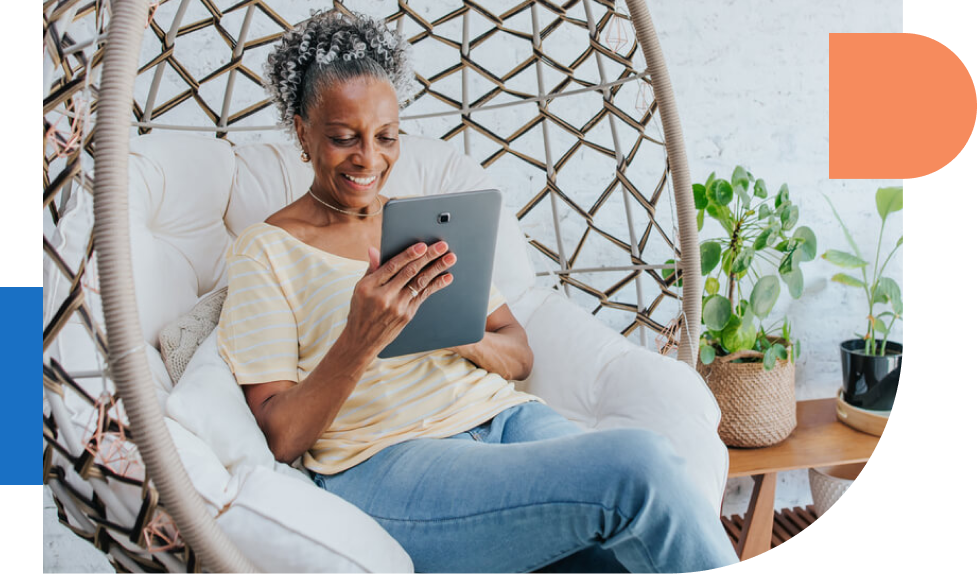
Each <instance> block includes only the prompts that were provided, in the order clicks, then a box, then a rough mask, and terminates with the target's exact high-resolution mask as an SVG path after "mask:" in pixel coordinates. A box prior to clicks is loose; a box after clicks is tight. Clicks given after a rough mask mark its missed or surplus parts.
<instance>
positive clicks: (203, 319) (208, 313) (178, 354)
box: [159, 287, 227, 385]
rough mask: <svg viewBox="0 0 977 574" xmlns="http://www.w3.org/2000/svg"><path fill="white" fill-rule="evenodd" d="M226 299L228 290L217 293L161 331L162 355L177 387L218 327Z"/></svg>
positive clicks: (220, 290)
mask: <svg viewBox="0 0 977 574" xmlns="http://www.w3.org/2000/svg"><path fill="white" fill-rule="evenodd" d="M226 298H227V287H223V288H221V289H218V290H217V291H214V292H213V293H211V294H210V295H207V296H206V297H204V298H203V299H201V300H200V301H199V302H198V303H197V304H196V305H194V306H193V309H190V312H189V313H187V314H186V315H183V316H181V317H180V318H178V319H177V320H176V321H173V322H172V323H170V324H168V325H166V326H165V327H163V329H162V330H161V331H160V332H159V352H160V354H161V355H162V356H163V364H165V365H166V370H167V372H169V374H170V379H171V380H172V381H173V384H174V385H175V384H176V383H177V382H179V380H180V377H182V376H183V371H184V370H185V369H186V368H187V364H189V363H190V358H191V357H193V354H194V353H195V352H197V347H199V346H200V343H201V342H202V341H203V340H204V339H205V338H206V337H207V335H209V334H210V332H211V331H213V330H214V327H216V326H217V321H218V320H219V319H220V315H221V308H222V307H223V306H224V299H226Z"/></svg>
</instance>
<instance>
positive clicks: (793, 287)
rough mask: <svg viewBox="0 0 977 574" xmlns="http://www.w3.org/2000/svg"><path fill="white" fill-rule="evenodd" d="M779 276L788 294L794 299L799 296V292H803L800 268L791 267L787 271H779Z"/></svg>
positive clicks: (802, 277) (802, 278)
mask: <svg viewBox="0 0 977 574" xmlns="http://www.w3.org/2000/svg"><path fill="white" fill-rule="evenodd" d="M780 276H781V277H783V278H784V283H786V284H787V291H788V292H790V296H791V297H793V298H794V299H798V298H800V296H801V293H803V292H804V274H803V273H801V270H800V269H799V268H798V269H792V270H790V271H788V272H787V273H781V274H780Z"/></svg>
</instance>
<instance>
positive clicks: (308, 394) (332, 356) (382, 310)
mask: <svg viewBox="0 0 977 574" xmlns="http://www.w3.org/2000/svg"><path fill="white" fill-rule="evenodd" d="M447 251H448V246H447V244H446V243H444V242H443V241H442V242H438V243H437V244H435V245H434V246H433V247H432V248H431V249H428V246H427V245H424V244H423V243H420V244H417V245H414V246H412V247H410V248H408V249H407V250H405V251H404V252H403V253H401V254H399V255H397V256H396V257H394V258H392V259H391V260H390V261H388V262H387V263H386V264H384V265H383V266H381V265H380V252H379V251H378V250H377V249H375V248H372V247H371V248H370V249H369V253H370V264H369V267H368V269H367V273H366V275H365V276H364V277H363V278H362V279H360V281H359V282H357V284H356V287H355V288H354V290H353V296H352V299H351V300H350V308H349V315H348V316H347V319H346V326H345V327H344V328H343V331H342V333H340V335H339V338H338V339H337V340H336V342H335V343H334V344H333V345H332V347H330V349H329V351H328V352H327V353H326V355H325V356H324V357H323V358H322V360H321V361H319V364H318V365H316V367H315V369H313V370H312V372H311V373H309V375H308V377H306V378H305V380H303V381H302V384H301V385H300V384H298V383H296V382H294V381H272V382H268V383H259V384H254V385H245V386H244V387H243V388H244V395H245V398H246V399H247V401H248V406H249V407H250V408H251V412H252V413H254V417H255V420H257V421H258V426H259V427H261V430H262V432H264V434H265V438H266V439H267V440H268V447H269V448H270V449H271V452H272V453H273V454H274V455H275V458H276V459H277V460H279V461H281V462H286V463H287V462H291V461H293V460H295V459H296V458H297V457H298V456H300V455H301V454H302V453H304V452H305V451H307V450H309V448H311V447H312V445H313V444H315V441H316V440H317V439H318V438H319V436H320V435H321V434H322V432H323V431H324V430H326V429H328V428H329V427H330V426H332V423H333V421H334V420H335V419H336V415H337V414H339V410H340V409H341V408H342V406H343V403H345V402H346V399H347V398H349V395H350V394H351V393H352V392H353V389H354V388H356V383H357V382H359V380H360V378H362V376H363V374H364V373H365V372H366V370H367V368H368V367H369V366H370V364H371V363H372V362H373V361H374V360H375V359H376V357H377V355H378V354H379V353H380V351H382V350H383V348H384V347H386V346H387V344H389V343H390V342H391V341H393V340H394V338H396V337H397V335H398V334H399V333H400V331H402V330H403V328H404V326H405V325H407V323H408V322H409V321H410V320H411V318H413V316H414V314H415V313H416V312H417V308H418V307H419V306H420V305H421V303H423V302H424V301H425V300H426V299H427V298H428V297H429V296H431V295H432V294H434V293H436V292H437V291H439V290H441V289H443V288H444V287H446V286H448V285H449V284H450V283H451V281H452V280H453V277H452V276H451V274H450V273H444V272H445V271H447V269H448V268H450V267H451V266H452V265H453V264H454V262H455V258H454V257H453V256H452V257H449V258H447V259H446V258H445V257H442V255H444V254H445V253H447ZM422 270H423V271H424V273H422ZM408 283H411V284H413V285H414V288H415V289H416V290H417V291H418V295H417V296H413V295H412V292H411V291H410V290H409V289H407V285H408Z"/></svg>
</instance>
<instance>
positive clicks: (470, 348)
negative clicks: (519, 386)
mask: <svg viewBox="0 0 977 574" xmlns="http://www.w3.org/2000/svg"><path fill="white" fill-rule="evenodd" d="M448 350H449V351H453V352H455V353H458V354H459V355H461V356H462V357H464V358H466V359H468V360H469V361H471V362H472V363H475V365H477V366H479V367H481V368H483V369H485V370H486V371H490V372H493V373H497V374H499V375H501V376H502V378H504V379H506V380H509V381H512V380H519V381H521V380H525V379H526V378H528V377H529V374H530V373H531V372H532V370H533V351H532V349H530V348H529V339H528V338H527V337H526V330H525V329H523V327H522V325H520V324H519V321H518V320H517V319H516V317H515V316H514V315H513V314H512V311H511V310H510V309H509V306H508V305H502V306H501V307H499V308H498V309H496V310H495V311H494V312H492V314H491V315H489V316H488V318H487V319H486V320H485V336H484V337H483V338H482V340H481V341H479V342H477V343H472V344H470V345H461V346H458V347H449V348H448Z"/></svg>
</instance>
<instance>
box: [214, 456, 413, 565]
mask: <svg viewBox="0 0 977 574" xmlns="http://www.w3.org/2000/svg"><path fill="white" fill-rule="evenodd" d="M236 479H237V480H238V481H239V482H240V486H236V487H235V486H234V485H232V486H231V488H236V489H237V495H236V496H235V498H234V502H233V503H232V504H231V505H230V507H229V508H228V509H227V510H226V511H225V512H223V513H222V514H221V515H220V516H219V517H218V518H217V524H218V525H219V526H220V527H221V529H222V530H223V531H224V532H225V533H226V534H227V536H228V537H229V538H230V539H231V540H233V541H234V542H235V543H236V544H237V546H238V548H240V549H241V551H242V552H243V553H244V554H245V555H246V556H247V557H248V558H250V559H251V560H252V561H253V562H254V564H255V566H257V567H258V569H259V570H261V571H263V572H413V570H414V566H413V564H412V562H411V559H410V556H408V555H407V552H405V551H404V549H403V548H401V546H400V545H399V544H398V543H397V541H396V540H394V539H393V537H391V536H390V534H388V533H387V531H385V530H384V529H383V527H381V526H380V525H379V524H377V523H376V522H375V521H374V520H373V519H372V518H370V516H369V515H367V514H366V513H364V512H362V511H361V510H360V509H358V508H356V507H355V506H353V505H352V504H350V503H349V502H346V501H345V500H343V499H341V498H339V497H338V496H336V495H334V494H331V493H329V492H326V491H325V490H322V489H321V488H319V487H318V486H316V485H314V484H313V483H312V481H310V480H307V479H305V480H296V479H295V478H292V477H289V476H284V475H281V474H278V473H275V472H273V471H271V470H270V469H268V468H265V467H260V466H259V467H254V468H247V469H242V472H240V473H238V475H237V476H236ZM232 482H233V481H232Z"/></svg>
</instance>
